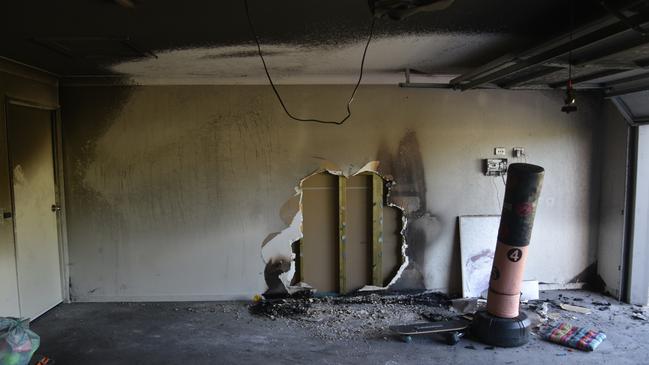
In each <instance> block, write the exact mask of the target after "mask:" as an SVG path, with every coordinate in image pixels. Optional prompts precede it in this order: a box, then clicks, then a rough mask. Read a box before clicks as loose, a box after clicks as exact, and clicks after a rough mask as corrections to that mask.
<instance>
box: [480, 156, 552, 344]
mask: <svg viewBox="0 0 649 365" xmlns="http://www.w3.org/2000/svg"><path fill="white" fill-rule="evenodd" d="M543 174H544V170H543V168H542V167H540V166H536V165H531V164H526V163H514V164H511V165H510V166H509V169H508V170H507V187H506V189H505V201H504V203H503V210H502V215H501V216H500V228H499V229H498V242H497V243H496V253H495V255H494V262H493V266H492V270H491V279H490V281H489V292H488V295H487V310H486V311H481V312H478V313H476V316H475V318H474V320H473V323H472V326H471V330H472V333H473V334H474V335H475V336H476V337H477V338H478V339H479V340H480V341H482V342H484V343H487V344H489V345H494V346H502V347H512V346H521V345H524V344H525V343H527V341H528V339H529V328H530V321H529V319H528V318H527V315H525V313H520V311H519V303H520V290H521V285H522V283H523V274H524V271H525V263H526V262H527V256H528V245H529V244H530V237H531V235H532V226H533V225H534V215H535V213H536V205H537V202H538V199H539V195H540V193H541V185H542V183H543Z"/></svg>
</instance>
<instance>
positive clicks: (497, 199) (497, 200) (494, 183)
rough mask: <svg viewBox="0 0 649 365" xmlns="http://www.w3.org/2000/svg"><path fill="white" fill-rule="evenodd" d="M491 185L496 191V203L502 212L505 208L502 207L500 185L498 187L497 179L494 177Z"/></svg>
mask: <svg viewBox="0 0 649 365" xmlns="http://www.w3.org/2000/svg"><path fill="white" fill-rule="evenodd" d="M491 185H493V186H494V189H496V202H497V203H498V212H502V210H503V208H502V207H501V206H500V192H499V191H498V185H496V177H495V176H493V179H491Z"/></svg>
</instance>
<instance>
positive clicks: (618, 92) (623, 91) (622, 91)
mask: <svg viewBox="0 0 649 365" xmlns="http://www.w3.org/2000/svg"><path fill="white" fill-rule="evenodd" d="M643 91H649V84H648V85H641V86H636V87H629V88H624V89H612V90H609V91H607V92H606V94H605V96H606V97H607V98H611V97H614V96H622V95H629V94H635V93H639V92H643Z"/></svg>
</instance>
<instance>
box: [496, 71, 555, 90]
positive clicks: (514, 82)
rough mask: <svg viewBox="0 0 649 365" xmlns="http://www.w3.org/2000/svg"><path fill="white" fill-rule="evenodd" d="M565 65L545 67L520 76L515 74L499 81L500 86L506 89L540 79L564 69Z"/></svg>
mask: <svg viewBox="0 0 649 365" xmlns="http://www.w3.org/2000/svg"><path fill="white" fill-rule="evenodd" d="M563 69H564V68H563V67H560V66H548V67H546V68H544V69H541V70H538V71H536V72H531V73H526V74H523V75H520V76H517V77H516V76H515V77H513V78H511V79H509V80H507V81H504V82H500V83H498V86H500V87H502V88H504V89H509V88H511V87H515V86H518V85H520V84H523V83H526V82H528V81H531V80H534V79H538V78H539V77H543V76H547V75H550V74H553V73H555V72H557V71H561V70H563Z"/></svg>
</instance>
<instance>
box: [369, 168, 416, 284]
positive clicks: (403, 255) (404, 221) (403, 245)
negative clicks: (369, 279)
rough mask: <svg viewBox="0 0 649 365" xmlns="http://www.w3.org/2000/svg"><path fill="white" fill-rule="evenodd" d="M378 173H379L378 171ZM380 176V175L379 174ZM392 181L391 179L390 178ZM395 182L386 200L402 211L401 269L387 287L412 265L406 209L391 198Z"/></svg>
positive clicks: (390, 205)
mask: <svg viewBox="0 0 649 365" xmlns="http://www.w3.org/2000/svg"><path fill="white" fill-rule="evenodd" d="M377 174H378V173H377ZM379 176H380V175H379ZM390 181H391V180H390ZM394 184H395V182H394V181H391V184H390V186H389V187H388V193H387V194H386V199H385V201H386V202H387V205H388V206H389V207H392V208H396V209H399V210H400V211H401V231H399V235H400V236H401V259H402V262H401V266H399V270H397V273H396V274H394V276H393V277H392V280H390V282H389V283H388V285H387V286H386V288H389V287H391V286H392V285H394V284H395V283H396V282H397V281H398V280H399V279H400V278H401V275H403V272H404V271H405V270H406V268H407V267H408V265H410V259H409V258H408V253H407V250H408V242H407V241H406V227H407V226H408V218H406V212H405V209H404V208H403V207H401V206H398V205H396V204H394V203H392V201H391V200H390V194H391V193H392V186H393V185H394Z"/></svg>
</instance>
